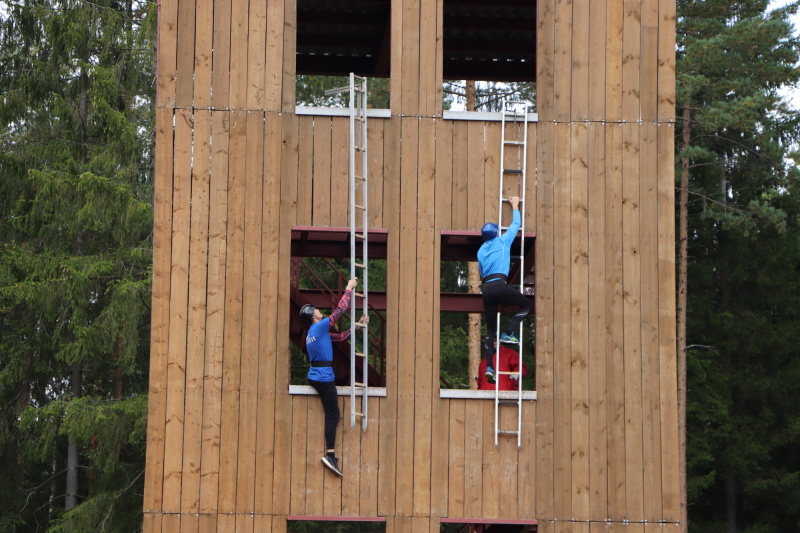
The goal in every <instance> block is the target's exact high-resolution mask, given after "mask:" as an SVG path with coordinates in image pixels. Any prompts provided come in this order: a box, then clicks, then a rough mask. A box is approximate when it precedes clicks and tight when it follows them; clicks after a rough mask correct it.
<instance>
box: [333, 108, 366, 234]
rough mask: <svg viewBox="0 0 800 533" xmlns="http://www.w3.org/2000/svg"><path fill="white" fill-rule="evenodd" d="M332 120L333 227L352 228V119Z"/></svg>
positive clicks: (337, 118)
mask: <svg viewBox="0 0 800 533" xmlns="http://www.w3.org/2000/svg"><path fill="white" fill-rule="evenodd" d="M332 120H333V124H332V125H331V194H330V202H331V207H330V212H331V226H334V227H339V228H342V227H349V226H350V168H349V165H350V124H349V122H350V119H348V118H345V117H334V118H333V119H332ZM356 214H357V215H360V213H356Z"/></svg>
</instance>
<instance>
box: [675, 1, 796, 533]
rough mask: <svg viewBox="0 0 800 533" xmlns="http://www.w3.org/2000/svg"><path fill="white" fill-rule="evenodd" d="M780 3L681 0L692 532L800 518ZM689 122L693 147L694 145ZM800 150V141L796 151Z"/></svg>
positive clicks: (790, 171) (791, 178)
mask: <svg viewBox="0 0 800 533" xmlns="http://www.w3.org/2000/svg"><path fill="white" fill-rule="evenodd" d="M767 4H768V2H766V1H763V0H762V1H738V2H734V1H727V0H712V1H704V2H696V1H689V2H679V3H678V10H679V13H678V14H679V21H678V62H677V75H678V115H679V116H680V115H681V112H682V110H683V109H684V108H686V107H688V108H689V110H690V113H691V118H690V122H688V123H685V124H684V123H679V128H678V130H679V131H678V132H677V133H678V136H677V139H678V140H679V143H678V148H679V153H678V154H677V159H678V162H679V163H680V162H682V161H684V160H687V161H688V162H689V168H690V170H689V172H690V184H689V187H690V191H689V193H690V199H689V205H688V211H689V243H688V246H689V256H690V259H689V260H690V263H689V274H688V280H689V290H688V296H689V302H688V323H687V326H688V327H687V330H688V331H687V337H688V343H689V344H690V349H689V350H688V351H687V354H686V355H687V367H688V387H687V389H688V403H687V437H688V450H687V469H688V472H687V474H688V499H689V513H690V514H689V519H690V520H689V521H690V528H691V530H692V531H704V532H705V531H729V530H732V529H736V530H737V531H747V532H756V531H758V532H765V533H766V532H775V533H778V532H781V531H791V530H795V529H797V524H798V523H800V506H798V504H797V502H798V501H800V500H798V494H800V479H799V478H800V461H798V460H797V457H798V456H800V454H798V453H797V450H798V449H800V437H799V435H798V430H797V428H798V426H800V416H799V415H798V414H797V409H796V407H795V406H794V405H792V404H793V400H792V398H797V397H798V395H800V363H798V358H797V357H796V347H797V346H798V343H800V328H798V324H799V323H800V322H798V311H797V309H798V305H800V301H798V298H800V276H798V274H799V273H800V242H798V238H797V235H798V231H800V227H799V223H800V197H799V196H798V193H799V192H800V190H799V189H798V178H799V177H800V173H798V169H797V167H796V165H791V164H789V162H790V161H791V160H792V159H794V160H795V161H797V154H796V149H797V146H798V138H799V137H798V136H799V135H800V129H799V128H798V126H799V125H800V124H799V123H798V113H797V111H795V110H792V109H790V108H789V107H788V105H787V104H786V103H785V102H782V101H781V99H780V97H779V95H778V90H779V88H781V87H783V86H787V85H793V84H796V83H797V82H798V79H800V69H798V67H797V61H798V50H800V43H798V40H797V37H796V36H792V34H791V31H790V26H789V25H788V23H787V22H786V17H787V13H789V12H792V11H794V10H796V9H797V2H795V3H794V4H792V5H790V6H788V7H787V8H785V9H782V10H779V11H774V12H772V13H767V12H766V8H767ZM687 127H688V128H689V133H690V137H691V140H690V145H689V146H686V147H684V146H682V145H681V144H680V139H681V133H682V131H683V130H684V128H687ZM793 151H794V152H793Z"/></svg>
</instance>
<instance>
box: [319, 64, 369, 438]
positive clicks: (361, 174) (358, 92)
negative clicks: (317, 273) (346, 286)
mask: <svg viewBox="0 0 800 533" xmlns="http://www.w3.org/2000/svg"><path fill="white" fill-rule="evenodd" d="M342 92H349V95H350V158H349V159H350V169H349V172H350V278H354V277H358V279H359V281H360V284H359V285H360V287H361V292H357V291H356V292H355V296H356V297H360V298H361V302H362V310H361V311H360V314H361V315H362V316H363V315H366V314H367V309H368V306H369V301H368V297H369V280H368V276H367V271H368V266H369V263H368V257H369V255H368V253H367V241H368V239H367V235H368V233H367V232H368V226H369V224H368V219H367V213H368V210H367V207H368V206H367V79H366V78H362V77H360V76H356V75H355V74H353V73H352V72H351V73H350V85H346V86H344V87H338V88H336V89H330V90H328V91H325V93H326V94H335V93H342ZM358 224H360V227H359V226H357V225H358ZM358 318H359V309H358V305H357V298H353V299H352V300H351V302H350V427H353V428H354V427H356V418H358V417H361V427H362V429H363V430H364V431H366V430H367V422H368V416H367V413H368V411H367V408H368V407H369V402H368V397H369V379H368V376H369V373H368V370H369V351H368V350H369V328H368V324H365V323H362V322H359V321H358ZM359 366H360V367H361V381H357V380H356V370H357V368H358V367H359ZM357 392H358V395H359V396H361V411H358V409H357V408H356V393H357Z"/></svg>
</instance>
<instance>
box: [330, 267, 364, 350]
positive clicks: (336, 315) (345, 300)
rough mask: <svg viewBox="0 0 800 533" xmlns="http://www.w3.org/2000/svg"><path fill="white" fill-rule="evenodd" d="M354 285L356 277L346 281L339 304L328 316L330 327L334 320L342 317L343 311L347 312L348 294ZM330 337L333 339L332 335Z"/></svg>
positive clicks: (356, 280) (356, 282)
mask: <svg viewBox="0 0 800 533" xmlns="http://www.w3.org/2000/svg"><path fill="white" fill-rule="evenodd" d="M356 285H358V278H353V279H351V280H350V281H348V282H347V287H345V290H344V294H343V295H342V298H341V299H340V300H339V304H338V305H337V306H336V309H335V310H334V311H333V313H331V316H330V317H329V320H330V321H331V327H333V325H334V324H336V322H338V321H339V319H340V318H342V317H343V316H344V314H345V312H347V310H348V309H349V308H350V296H351V295H352V294H353V289H355V288H356ZM348 334H349V333H348ZM331 339H333V336H331ZM342 340H344V339H342Z"/></svg>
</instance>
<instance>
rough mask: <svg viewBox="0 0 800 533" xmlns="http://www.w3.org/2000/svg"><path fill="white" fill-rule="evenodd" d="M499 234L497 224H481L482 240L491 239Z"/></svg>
mask: <svg viewBox="0 0 800 533" xmlns="http://www.w3.org/2000/svg"><path fill="white" fill-rule="evenodd" d="M499 234H500V228H499V227H498V226H497V224H494V223H492V222H489V223H487V224H484V225H483V229H481V235H483V240H484V241H491V240H492V239H494V238H495V237H497V236H498V235H499Z"/></svg>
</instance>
